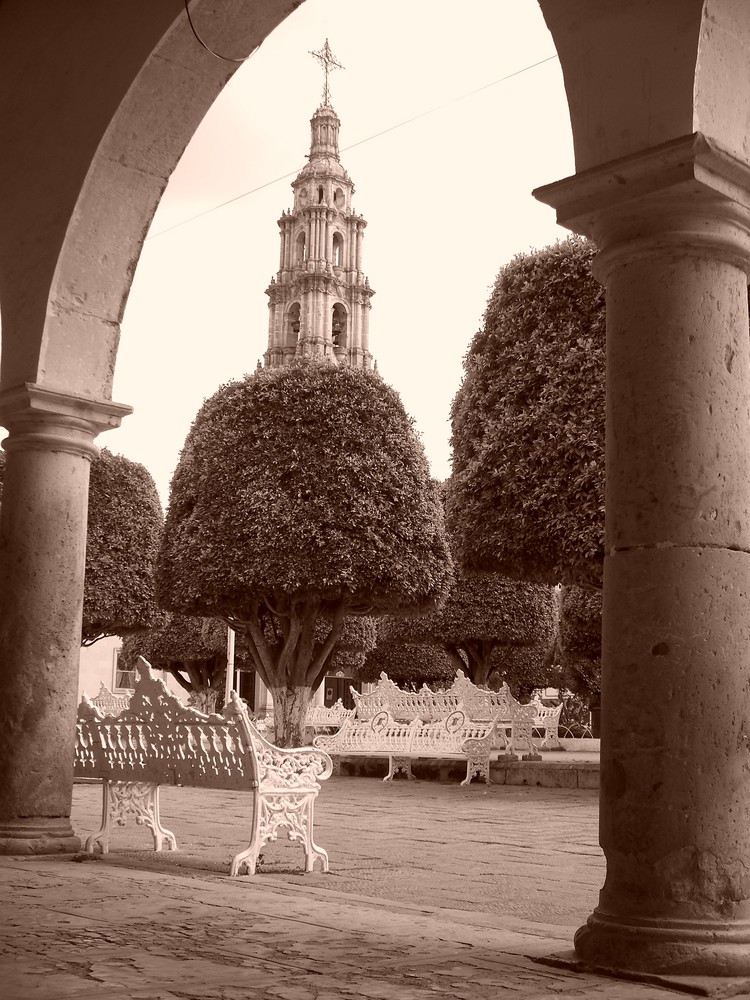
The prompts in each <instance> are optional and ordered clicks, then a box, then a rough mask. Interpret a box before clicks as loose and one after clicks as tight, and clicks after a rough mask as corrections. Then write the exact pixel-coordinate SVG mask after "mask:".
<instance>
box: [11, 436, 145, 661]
mask: <svg viewBox="0 0 750 1000" xmlns="http://www.w3.org/2000/svg"><path fill="white" fill-rule="evenodd" d="M4 472H5V454H4V453H3V452H1V451H0V500H1V499H2V483H3V475H4ZM163 522H164V515H163V512H162V509H161V503H160V501H159V494H158V493H157V490H156V484H155V483H154V480H153V478H152V476H151V473H150V472H149V471H148V470H147V469H146V468H145V466H143V465H141V464H140V463H139V462H132V461H131V460H130V459H128V458H125V457H124V456H123V455H115V454H113V453H112V452H111V451H109V450H108V449H107V448H102V450H101V453H100V454H99V456H98V457H97V458H94V459H92V461H91V472H90V479H89V500H88V526H87V530H86V575H85V580H84V588H83V623H82V629H81V642H82V644H83V645H86V646H89V645H92V644H93V643H94V642H96V641H97V639H102V638H104V636H107V635H120V636H125V635H128V634H130V633H131V632H138V631H141V630H143V629H148V628H151V627H153V626H155V625H156V624H158V623H159V622H162V621H163V614H162V612H161V611H160V610H159V608H158V607H157V604H156V596H155V583H154V571H155V567H156V556H157V552H158V549H159V541H160V537H161V531H162V526H163Z"/></svg>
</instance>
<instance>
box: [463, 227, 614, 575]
mask: <svg viewBox="0 0 750 1000" xmlns="http://www.w3.org/2000/svg"><path fill="white" fill-rule="evenodd" d="M594 253H595V249H594V246H593V244H590V243H589V242H588V241H586V240H584V239H581V238H579V237H571V238H569V239H567V240H565V241H563V242H560V243H557V244H556V245H554V246H550V247H546V248H545V249H543V250H540V251H537V252H534V253H529V254H520V255H518V256H517V257H515V258H514V259H513V260H512V261H511V262H510V263H509V264H507V265H506V266H505V267H503V268H502V269H501V270H500V272H499V274H498V277H497V280H496V282H495V286H494V289H493V291H492V294H491V296H490V299H489V302H488V304H487V309H486V312H485V315H484V322H483V326H482V329H481V330H480V331H479V332H478V333H477V334H476V335H475V337H474V340H473V341H472V343H471V346H470V348H469V351H468V353H467V355H466V357H465V359H464V379H463V382H462V384H461V387H460V389H459V391H458V393H457V395H456V397H455V399H454V402H453V406H452V411H451V419H452V438H451V441H452V445H453V477H452V481H453V489H452V492H451V496H450V498H449V502H448V521H449V524H450V527H451V532H452V539H453V540H454V555H455V556H456V557H457V558H458V559H459V560H460V561H461V563H462V564H463V565H464V566H465V567H466V568H468V569H470V570H483V571H493V572H498V573H502V574H503V575H505V576H509V577H513V578H516V579H522V580H530V581H537V582H545V583H558V582H571V583H580V584H583V585H590V586H591V585H593V586H595V587H600V586H601V574H602V564H603V559H604V553H603V546H604V385H605V357H604V351H605V313H604V292H603V289H602V288H601V286H600V285H599V284H598V283H597V282H596V280H595V279H594V277H593V276H592V274H591V260H592V258H593V256H594Z"/></svg>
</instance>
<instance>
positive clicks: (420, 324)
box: [98, 0, 574, 506]
mask: <svg viewBox="0 0 750 1000" xmlns="http://www.w3.org/2000/svg"><path fill="white" fill-rule="evenodd" d="M459 12H460V20H457V15H458V13H459ZM209 29H210V25H207V26H205V30H204V35H205V36H206V37H205V40H206V42H207V43H208V44H210V43H211V38H210V31H209ZM326 38H328V40H329V44H330V46H331V49H332V50H333V52H334V53H335V55H336V56H337V58H338V60H339V61H340V62H341V63H342V64H343V66H344V67H345V68H344V69H343V70H337V71H335V72H334V73H332V75H331V95H332V96H331V103H332V105H333V107H334V108H335V110H336V112H337V114H338V116H339V118H340V119H341V132H340V147H341V162H342V164H343V166H344V167H345V168H346V170H347V171H348V172H349V175H350V176H351V178H352V180H353V182H354V185H355V194H354V199H353V205H354V210H355V211H356V212H357V213H359V214H362V215H364V217H365V219H366V220H367V222H368V227H367V229H366V231H365V238H364V244H363V270H364V272H365V274H366V275H367V277H368V278H369V280H370V284H371V286H372V287H373V288H374V289H375V292H376V294H375V295H374V296H373V298H372V311H371V313H370V350H371V352H372V354H373V355H374V357H375V358H376V359H377V362H378V368H379V371H380V373H381V375H382V376H383V377H384V378H385V379H386V380H387V381H388V382H389V383H390V384H391V385H393V386H394V387H395V388H396V389H397V390H398V391H399V393H400V394H401V397H402V399H403V402H404V406H405V407H406V410H407V412H408V413H409V414H411V416H412V417H414V419H415V421H416V426H417V429H418V431H419V432H420V435H421V437H422V440H423V443H424V446H425V450H426V452H427V457H428V459H429V461H430V465H431V469H432V473H433V475H434V476H436V477H437V478H440V479H442V478H445V477H446V476H448V475H449V474H450V447H449V438H450V424H449V411H450V405H451V400H452V398H453V396H454V395H455V392H456V390H457V389H458V387H459V384H460V381H461V372H462V367H461V360H462V357H463V355H464V352H465V351H466V348H467V346H468V343H469V341H470V340H471V338H472V336H473V334H474V333H475V332H476V330H477V329H478V327H479V325H480V323H481V319H482V315H483V313H484V309H485V306H486V303H487V298H488V295H489V293H490V290H491V287H492V284H493V282H494V279H495V276H496V275H497V272H498V270H499V268H500V267H501V266H502V265H503V264H504V263H506V262H507V261H508V260H510V259H511V258H512V257H513V256H514V254H516V253H518V252H523V251H527V250H529V249H530V248H533V247H541V246H544V245H546V244H548V243H551V242H554V240H556V239H557V238H558V237H562V236H564V235H565V234H564V231H563V230H562V229H560V228H559V227H557V226H556V225H555V221H554V213H553V211H552V210H551V209H550V208H548V207H547V206H545V205H542V204H540V203H538V202H537V201H536V200H535V199H534V198H533V197H532V195H531V190H532V188H534V187H537V186H538V185H540V184H546V183H549V182H551V181H555V180H558V179H560V178H561V177H564V176H567V175H569V174H572V173H573V170H574V166H573V152H572V139H571V134H570V123H569V119H568V113H567V105H566V102H565V94H564V88H563V83H562V75H561V72H560V66H559V63H558V61H557V59H556V58H552V59H550V57H554V55H555V49H554V46H553V43H552V39H551V36H550V35H549V32H548V31H547V29H546V26H545V24H544V21H543V18H542V16H541V12H540V11H539V8H538V6H537V4H536V2H535V0H466V2H465V3H464V4H463V5H460V6H459V7H457V6H456V5H455V4H453V3H451V4H448V2H447V0H379V2H378V3H377V4H375V3H373V2H370V3H362V2H359V3H356V2H353V0H306V2H305V3H304V4H303V5H302V6H301V7H300V8H299V9H298V10H297V11H295V12H294V13H293V14H292V15H291V16H290V17H289V18H287V20H286V21H284V22H283V23H282V24H281V25H280V27H279V28H277V29H276V31H274V32H273V33H272V35H271V36H270V37H269V38H267V39H266V41H265V42H264V43H263V45H262V46H261V48H260V49H259V50H258V51H257V52H256V53H255V55H254V56H253V57H252V58H251V59H249V60H248V61H247V62H246V63H245V64H244V65H243V66H242V67H241V68H240V69H239V70H238V72H237V73H236V74H235V76H234V78H233V79H232V81H231V82H230V83H229V84H228V86H227V87H226V88H225V90H224V91H223V93H222V94H221V95H220V97H219V98H218V100H217V101H216V103H215V104H214V106H213V108H212V109H211V110H210V111H209V113H208V115H207V116H206V118H205V119H204V121H203V123H202V125H201V127H200V128H199V129H198V131H197V133H196V135H195V137H194V139H193V141H192V142H191V143H190V145H189V146H188V148H187V150H186V152H185V154H184V156H183V158H182V160H181V161H180V163H179V165H178V167H177V169H176V170H175V172H174V174H173V176H172V178H171V180H170V183H169V185H168V187H167V190H166V192H165V194H164V197H163V199H162V202H161V205H160V207H159V210H158V212H157V214H156V216H155V219H154V222H153V224H152V227H151V230H150V233H149V238H148V240H147V242H146V245H145V247H144V250H143V254H142V256H141V260H140V263H139V266H138V269H137V272H136V275H135V280H134V282H133V288H132V292H131V295H130V299H129V301H128V306H127V310H126V313H125V319H124V323H123V329H122V340H121V345H120V351H119V356H118V364H117V371H116V375H115V386H114V394H113V395H114V399H115V400H116V401H117V402H121V403H129V404H130V405H132V406H134V407H135V412H134V414H133V415H132V416H130V417H127V418H126V419H125V420H124V421H123V425H122V427H121V428H120V429H119V430H116V431H111V432H108V433H106V434H104V435H101V436H100V437H99V439H98V443H99V444H100V445H106V446H107V447H108V448H110V449H111V450H112V451H115V452H120V453H122V454H124V455H127V456H128V457H129V458H131V459H134V460H136V461H139V462H142V463H143V464H144V465H145V466H146V467H147V468H148V469H149V471H150V472H151V474H152V475H153V476H154V479H155V480H156V483H157V487H158V488H159V492H160V494H161V496H162V500H163V502H164V504H165V506H166V502H167V498H168V492H169V481H170V479H171V476H172V473H173V471H174V469H175V466H176V464H177V460H178V457H179V451H180V449H181V447H182V445H183V443H184V440H185V436H186V434H187V432H188V430H189V428H190V424H191V421H192V420H193V418H194V416H195V414H196V413H197V411H198V409H199V408H200V406H201V404H202V402H203V400H204V399H205V398H207V397H209V396H211V395H212V394H213V392H214V391H215V390H216V389H217V388H218V387H219V385H221V384H222V383H223V382H225V381H227V380H230V379H235V378H241V377H242V376H243V375H244V374H245V372H248V371H252V370H253V369H254V368H255V366H256V363H257V360H258V358H261V357H262V355H263V352H264V351H265V349H266V343H267V335H268V304H267V303H268V300H267V296H266V295H265V289H266V288H267V287H268V283H269V281H270V279H271V277H272V276H273V275H275V274H276V271H277V268H278V259H279V230H278V226H277V219H278V218H279V216H280V215H281V213H282V211H283V210H285V209H287V208H289V207H290V206H291V201H292V199H291V193H292V192H291V188H290V183H291V181H292V179H293V177H294V176H295V175H296V174H297V172H298V171H299V170H300V169H301V168H302V167H303V166H304V164H305V162H306V159H305V158H306V154H307V153H308V151H309V143H310V125H309V122H310V118H311V117H312V115H313V113H314V111H315V109H316V108H317V106H318V105H319V103H320V100H321V95H322V85H323V75H322V70H321V69H320V66H319V65H318V63H317V62H316V61H315V60H314V59H313V58H312V57H311V56H310V55H309V51H310V50H311V49H319V48H320V47H321V46H322V45H323V43H324V41H325V39H326ZM196 44H197V43H196ZM227 54H231V55H237V54H238V53H234V52H232V53H227ZM543 60H548V61H545V62H542V61H543ZM535 63H541V65H537V66H535V67H533V68H530V69H528V70H526V71H525V72H521V73H518V71H519V70H524V69H525V68H526V67H529V66H532V64H535ZM514 73H517V74H518V75H516V76H513V77H511V78H510V79H508V80H505V81H501V78H502V77H506V76H508V75H510V74H514ZM498 81H501V82H498ZM474 92H475V93H474ZM465 95H471V96H465ZM433 109H435V110H434V111H433ZM425 112H431V113H429V114H425ZM417 116H422V117H417ZM411 119H416V120H411ZM410 120H411V121H410ZM404 122H408V124H403V125H401V123H404ZM396 126H401V127H396ZM381 133H382V134H381ZM349 146H352V147H354V148H351V149H347V147H349ZM285 175H290V176H285ZM232 199H234V200H232ZM230 200H232V201H231V204H228V205H226V206H224V207H218V206H221V205H222V204H223V203H224V202H228V201H230ZM201 213H206V214H203V215H201ZM196 216H200V217H199V218H195V217H196ZM191 220H192V221H191ZM171 227H175V228H171Z"/></svg>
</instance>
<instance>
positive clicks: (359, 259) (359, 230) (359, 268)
mask: <svg viewBox="0 0 750 1000" xmlns="http://www.w3.org/2000/svg"><path fill="white" fill-rule="evenodd" d="M364 228H365V227H364V226H363V224H362V223H361V222H357V256H356V267H357V273H358V274H360V273H361V272H362V235H363V233H364Z"/></svg>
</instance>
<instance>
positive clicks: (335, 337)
mask: <svg viewBox="0 0 750 1000" xmlns="http://www.w3.org/2000/svg"><path fill="white" fill-rule="evenodd" d="M347 333H348V331H347V315H346V307H345V306H344V305H343V304H342V303H341V302H337V303H336V304H335V305H334V307H333V309H332V310H331V342H332V343H333V346H334V347H346V345H347Z"/></svg>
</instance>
